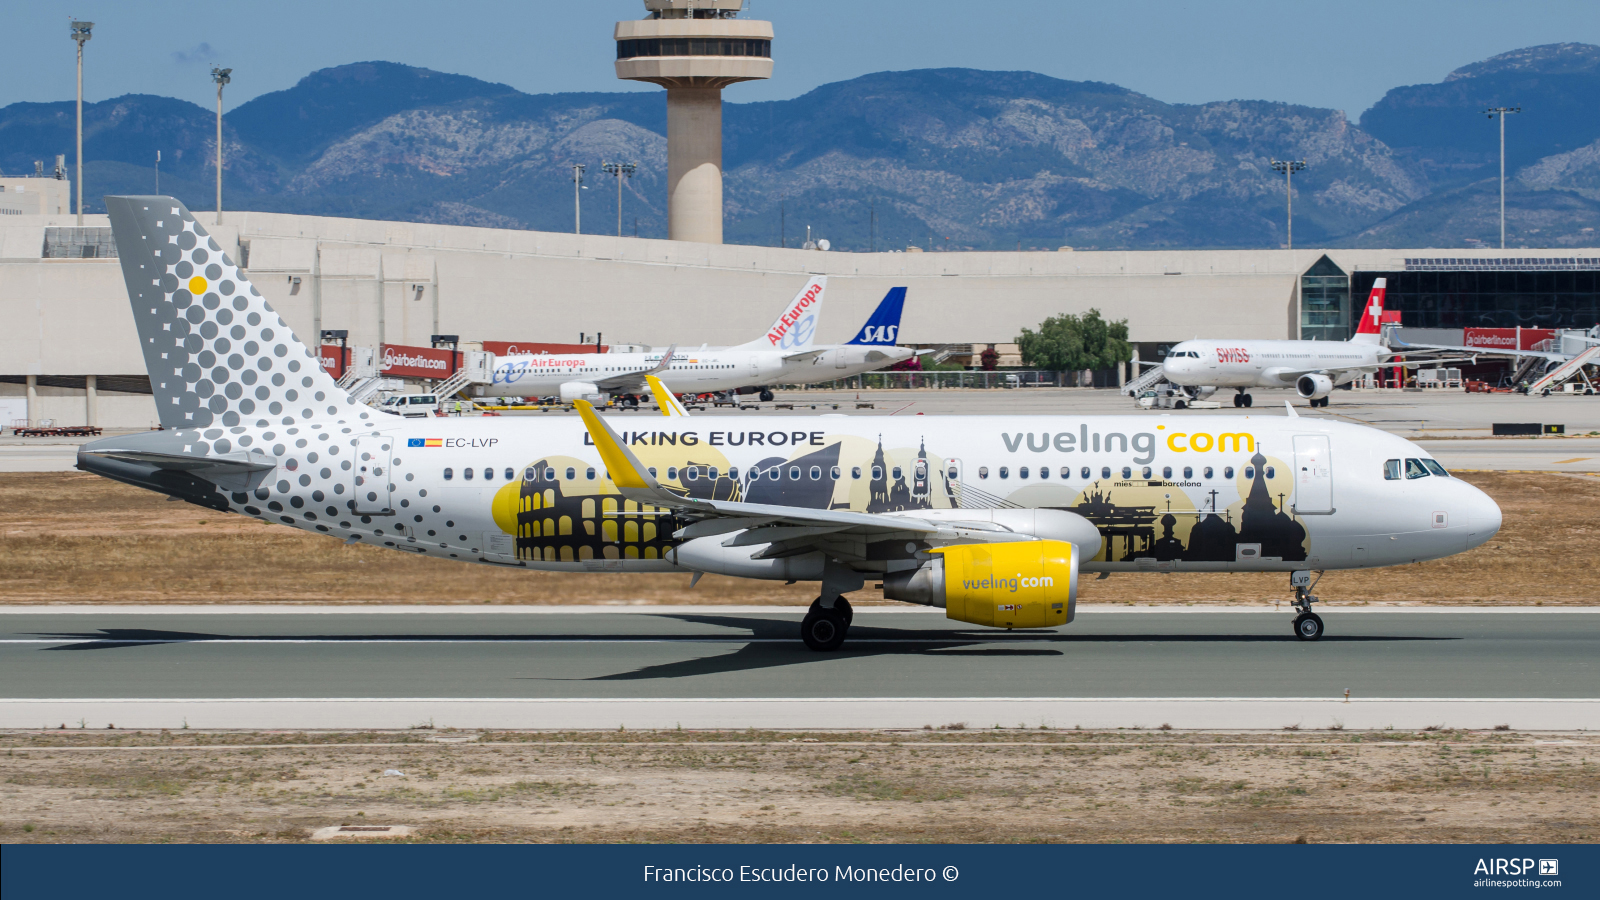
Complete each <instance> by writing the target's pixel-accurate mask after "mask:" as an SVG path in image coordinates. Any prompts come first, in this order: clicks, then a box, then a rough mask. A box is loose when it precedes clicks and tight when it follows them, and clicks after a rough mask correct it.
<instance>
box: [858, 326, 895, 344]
mask: <svg viewBox="0 0 1600 900" xmlns="http://www.w3.org/2000/svg"><path fill="white" fill-rule="evenodd" d="M899 331H900V326H899V325H868V326H867V327H865V328H863V329H861V342H862V343H863V344H892V343H894V341H895V338H896V337H897V336H898V334H899Z"/></svg>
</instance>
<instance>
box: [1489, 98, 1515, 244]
mask: <svg viewBox="0 0 1600 900" xmlns="http://www.w3.org/2000/svg"><path fill="white" fill-rule="evenodd" d="M1519 112H1522V107H1520V106H1491V107H1489V108H1488V109H1486V110H1484V111H1483V114H1484V115H1486V116H1488V117H1489V118H1491V119H1492V118H1494V117H1495V116H1499V117H1500V249H1501V250H1504V249H1505V248H1506V116H1508V115H1511V114H1512V113H1519Z"/></svg>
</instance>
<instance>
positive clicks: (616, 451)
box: [572, 400, 661, 491]
mask: <svg viewBox="0 0 1600 900" xmlns="http://www.w3.org/2000/svg"><path fill="white" fill-rule="evenodd" d="M572 405H573V406H575V407H577V410H578V415H580V416H582V417H583V425H584V427H585V428H587V429H589V437H590V438H591V439H592V440H593V441H594V445H595V448H596V449H598V450H599V451H600V461H601V462H604V463H605V464H606V470H607V471H608V472H610V474H611V483H612V484H615V485H616V486H617V487H619V488H636V489H639V490H646V491H658V490H660V489H661V486H660V485H659V484H657V483H656V479H655V477H654V476H652V475H651V474H650V470H649V469H646V468H645V467H644V466H643V465H641V464H640V462H639V458H638V457H636V456H634V455H633V451H632V450H629V449H628V447H627V445H625V444H623V443H622V439H621V438H619V437H617V433H616V432H615V431H612V430H611V426H610V425H607V424H606V423H605V421H604V420H602V419H601V418H600V416H599V414H598V413H596V412H595V411H594V406H593V405H592V404H591V403H590V402H589V401H587V400H574V401H572Z"/></svg>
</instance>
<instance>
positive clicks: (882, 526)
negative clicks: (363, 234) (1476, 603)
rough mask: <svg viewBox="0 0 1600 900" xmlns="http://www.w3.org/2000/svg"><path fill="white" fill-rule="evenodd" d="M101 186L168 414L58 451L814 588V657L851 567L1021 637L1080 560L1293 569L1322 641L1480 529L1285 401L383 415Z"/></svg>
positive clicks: (513, 545) (506, 553) (1067, 608)
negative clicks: (153, 424) (1195, 409)
mask: <svg viewBox="0 0 1600 900" xmlns="http://www.w3.org/2000/svg"><path fill="white" fill-rule="evenodd" d="M106 204H107V207H108V210H109V212H110V216H111V223H112V228H113V230H114V233H115V236H116V240H117V246H118V250H119V258H120V260H121V264H122V270H123V275H124V277H125V279H126V282H127V286H128V293H129V297H130V299H131V301H132V305H133V311H134V320H135V323H136V324H137V327H138V336H139V343H140V346H141V347H142V349H143V351H144V354H145V361H146V365H147V367H148V369H149V373H150V384H151V388H152V391H153V393H154V395H155V400H156V405H157V408H158V409H159V410H160V416H161V422H162V425H163V426H164V427H165V429H166V430H163V431H158V432H148V433H142V434H132V435H123V436H116V437H110V438H105V439H102V440H98V441H94V442H92V443H88V444H85V445H83V447H82V448H81V449H80V451H79V454H78V467H79V468H80V469H83V470H85V471H89V472H94V473H97V474H99V475H103V476H105V477H107V478H112V479H115V480H117V481H121V482H125V483H127V484H132V485H137V486H139V487H144V488H148V489H150V490H154V491H159V492H161V493H164V494H167V495H169V496H171V497H175V498H178V499H182V500H187V501H188V502H190V503H194V504H198V505H201V506H205V507H207V508H210V509H215V510H219V511H223V512H230V513H238V514H241V515H246V516H253V517H256V518H259V519H262V520H263V521H267V522H272V523H278V524H282V525H286V526H289V527H291V528H297V529H301V530H304V531H308V532H314V533H320V534H325V535H328V536H330V537H333V538H337V539H340V540H343V541H345V542H347V543H367V544H373V545H375V546H379V547H386V548H390V549H393V550H397V551H401V552H406V553H413V554H417V555H422V556H432V557H436V558H438V559H440V560H457V561H462V562H471V563H477V564H483V565H494V566H501V567H509V568H521V569H543V570H558V571H569V572H594V573H606V572H683V573H692V574H693V575H694V577H695V578H696V579H698V577H699V576H700V575H701V574H703V573H706V572H712V573H719V574H726V575H733V576H740V577H746V578H758V579H773V580H781V581H807V582H816V583H817V584H818V597H817V600H816V602H815V603H814V604H813V606H812V608H811V609H810V610H809V611H808V612H807V614H806V616H805V619H804V621H803V622H802V623H801V637H802V638H803V640H804V641H805V642H806V644H807V645H808V646H810V647H812V648H815V649H818V650H831V649H836V648H837V647H839V646H840V645H841V644H842V642H843V641H844V640H845V638H846V636H847V634H848V632H849V628H850V622H851V608H850V603H849V601H848V600H847V599H846V597H845V595H846V594H849V593H851V592H852V591H855V590H857V589H860V588H861V587H863V586H864V584H865V582H866V581H867V579H869V578H870V579H873V580H874V581H881V582H882V584H883V587H884V595H885V596H886V597H888V598H890V599H893V600H903V601H907V602H910V603H919V604H925V605H930V606H935V607H942V608H943V609H944V610H945V614H946V615H947V616H948V617H949V618H951V619H956V620H959V621H962V622H969V623H973V624H977V625H985V626H993V627H999V628H1040V627H1051V626H1059V625H1065V624H1067V623H1069V622H1071V621H1072V620H1073V617H1074V613H1075V604H1076V600H1077V596H1078V594H1077V586H1078V581H1079V579H1080V578H1081V577H1083V576H1085V575H1086V574H1088V573H1109V572H1145V571H1152V572H1184V571H1194V572H1261V571H1267V572H1285V573H1288V574H1289V575H1290V584H1291V586H1292V587H1294V589H1295V600H1294V605H1295V608H1296V611H1297V613H1298V615H1297V616H1296V617H1295V619H1294V630H1295V634H1296V635H1298V636H1299V637H1300V638H1301V639H1303V640H1314V639H1316V638H1318V637H1320V636H1321V635H1322V633H1323V623H1322V620H1321V618H1319V617H1318V616H1317V615H1316V614H1315V613H1314V612H1312V609H1311V604H1312V603H1313V602H1314V601H1315V600H1316V598H1315V596H1314V595H1312V593H1311V588H1312V586H1313V585H1312V582H1311V573H1312V572H1313V571H1315V570H1328V569H1349V568H1362V567H1370V566H1385V565H1394V564H1398V563H1406V562H1412V561H1416V560H1422V559H1432V558H1437V557H1442V556H1449V555H1451V554H1453V553H1459V552H1462V551H1464V550H1466V549H1468V548H1470V547H1473V546H1476V545H1477V544H1481V543H1482V542H1484V541H1485V540H1487V539H1488V538H1489V537H1490V536H1492V535H1493V534H1494V533H1495V532H1496V531H1497V530H1498V528H1499V526H1500V510H1499V508H1498V507H1497V506H1496V505H1495V504H1494V502H1493V501H1492V500H1490V499H1489V498H1488V497H1487V496H1486V495H1484V494H1483V493H1482V492H1481V491H1479V490H1477V489H1476V488H1474V487H1473V486H1471V485H1469V484H1467V483H1465V482H1463V481H1460V480H1457V479H1455V478H1452V477H1450V476H1449V474H1448V473H1447V472H1446V471H1445V470H1444V468H1443V467H1441V466H1440V465H1439V463H1438V462H1436V461H1435V460H1434V459H1432V458H1431V457H1430V456H1429V455H1428V454H1427V452H1426V451H1424V450H1423V449H1421V448H1420V447H1418V446H1417V445H1415V444H1412V443H1410V442H1409V441H1406V440H1404V439H1402V438H1399V437H1396V436H1394V435H1390V434H1387V433H1385V432H1381V431H1376V430H1374V429H1370V428H1366V427H1363V426H1358V425H1351V424H1347V423H1343V422H1336V421H1326V420H1309V419H1301V418H1298V417H1282V416H1261V415H1252V416H1239V417H1230V418H1208V419H1207V420H1205V422H1204V424H1203V425H1201V424H1200V423H1188V422H1185V421H1184V420H1182V419H1180V418H1174V417H1170V416H1166V417H1154V418H1152V417H1149V416H1138V417H1132V416H969V417H956V416H952V417H931V416H930V417H920V418H915V419H898V418H877V417H874V418H865V417H851V416H820V417H799V416H789V417H781V418H780V417H760V416H714V415H713V416H698V417H695V418H692V419H691V418H685V417H682V416H663V417H660V418H651V419H644V420H640V419H636V418H635V419H629V420H628V421H627V422H626V423H625V428H624V429H623V430H618V429H616V428H613V427H612V425H611V424H610V423H609V422H608V421H606V420H605V419H603V418H602V417H601V416H600V415H599V414H598V413H596V412H595V410H594V409H593V408H592V407H591V406H590V405H589V404H588V403H587V402H586V401H578V402H576V403H575V404H574V405H575V406H576V407H577V409H578V411H579V416H576V417H567V418H560V419H555V420H550V419H544V418H540V419H537V420H535V419H489V418H481V419H403V418H400V417H396V416H390V415H387V414H385V413H382V412H379V411H377V410H373V409H369V408H367V407H365V406H362V405H360V404H358V403H355V402H354V401H353V400H352V399H351V398H350V397H349V395H347V394H346V393H345V392H344V391H343V390H341V389H340V388H339V387H338V385H336V384H335V383H334V381H333V380H332V379H331V378H330V377H329V376H328V375H327V374H326V373H325V372H324V370H323V369H322V368H321V366H319V365H318V364H317V360H316V357H315V356H314V355H313V354H312V353H311V351H310V350H309V349H308V348H307V347H306V346H305V345H304V344H302V343H301V342H300V341H298V340H297V339H296V338H295V336H294V335H293V334H292V333H290V330H289V327H288V325H287V324H286V323H285V322H284V320H283V319H282V317H280V316H279V315H278V314H277V313H276V312H274V311H273V309H272V307H271V306H270V305H268V304H267V302H266V301H265V300H264V299H263V298H262V297H261V296H260V294H258V293H257V292H256V290H255V288H254V287H252V286H251V285H250V283H249V281H248V280H247V279H246V278H245V276H244V274H243V273H242V272H240V271H239V269H238V268H237V267H236V266H235V264H234V263H233V261H232V260H230V259H229V258H228V257H227V256H226V255H224V254H223V253H222V252H221V251H220V249H219V248H218V246H217V244H216V242H215V241H214V240H212V239H211V238H210V237H208V236H207V234H206V232H205V230H204V229H203V228H202V227H201V226H200V225H199V224H198V223H196V222H195V220H194V218H193V217H192V216H191V215H190V214H189V212H188V210H186V209H184V208H183V206H182V205H181V204H180V203H178V202H177V201H176V200H173V199H171V198H170V197H108V198H106ZM1290 412H1291V413H1292V410H1291V411H1290Z"/></svg>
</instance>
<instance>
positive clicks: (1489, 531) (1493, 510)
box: [1460, 482, 1502, 550]
mask: <svg viewBox="0 0 1600 900" xmlns="http://www.w3.org/2000/svg"><path fill="white" fill-rule="evenodd" d="M1460 484H1461V487H1463V488H1465V489H1466V491H1467V497H1466V499H1465V503H1464V506H1465V507H1466V508H1465V509H1464V510H1463V511H1464V512H1465V513H1466V520H1467V527H1468V531H1467V549H1469V550H1470V549H1472V548H1473V547H1476V546H1478V545H1479V544H1482V543H1483V542H1484V541H1487V540H1488V539H1490V538H1492V537H1494V536H1495V535H1496V534H1498V533H1499V531H1500V524H1501V521H1502V519H1501V514H1500V504H1498V503H1496V502H1494V498H1493V497H1490V496H1489V495H1488V494H1485V493H1484V492H1483V491H1481V490H1479V489H1478V488H1476V487H1474V486H1473V485H1470V484H1467V483H1466V482H1461V483H1460Z"/></svg>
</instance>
